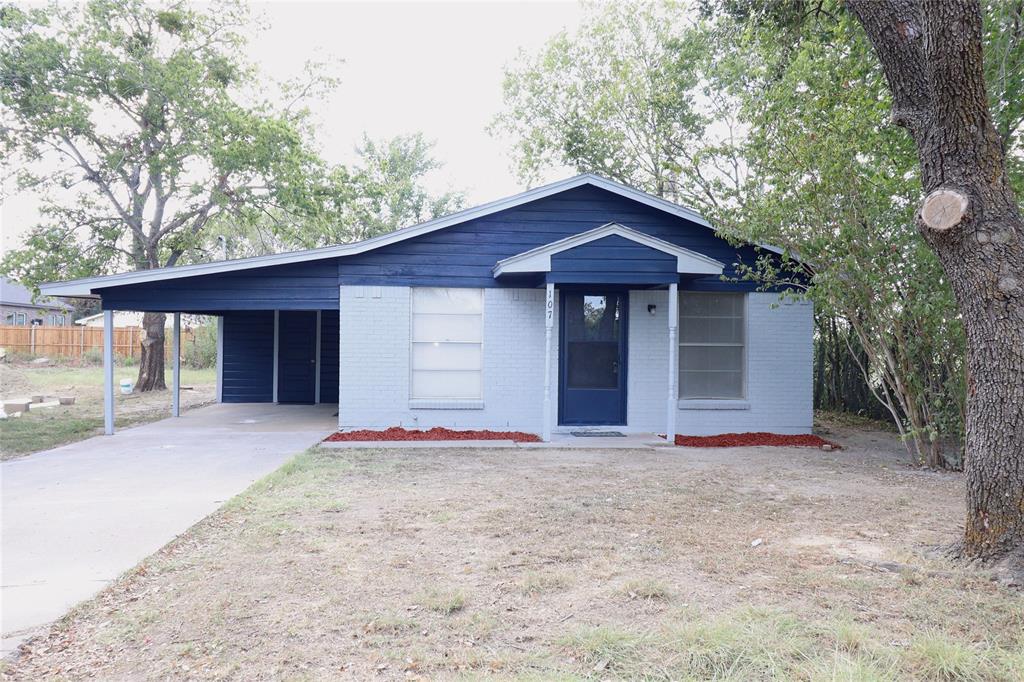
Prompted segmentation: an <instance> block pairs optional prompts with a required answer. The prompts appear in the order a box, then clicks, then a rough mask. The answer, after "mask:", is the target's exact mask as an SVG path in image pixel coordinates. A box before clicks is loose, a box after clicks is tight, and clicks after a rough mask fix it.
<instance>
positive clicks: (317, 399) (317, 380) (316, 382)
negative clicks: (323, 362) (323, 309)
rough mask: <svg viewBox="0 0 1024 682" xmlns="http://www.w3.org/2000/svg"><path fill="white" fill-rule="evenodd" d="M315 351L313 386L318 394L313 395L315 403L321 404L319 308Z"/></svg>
mask: <svg viewBox="0 0 1024 682" xmlns="http://www.w3.org/2000/svg"><path fill="white" fill-rule="evenodd" d="M315 352H316V360H315V362H314V365H316V368H315V371H316V377H315V379H314V380H313V386H314V388H313V390H314V391H315V392H316V395H314V396H313V404H315V405H319V404H320V311H319V310H318V311H316V351H315Z"/></svg>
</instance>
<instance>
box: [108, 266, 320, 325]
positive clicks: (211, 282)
mask: <svg viewBox="0 0 1024 682" xmlns="http://www.w3.org/2000/svg"><path fill="white" fill-rule="evenodd" d="M99 293H100V295H101V296H102V297H103V307H104V308H105V309H108V310H148V311H152V312H183V313H211V314H212V313H220V312H224V311H226V310H317V309H331V310H337V309H338V263H337V259H327V260H321V261H310V262H306V263H291V264H288V265H276V266H272V267H266V268H254V269H252V270H239V271H236V272H225V273H221V274H217V275H201V276H197V277H183V278H181V279H169V280H164V281H161V282H151V283H146V284H135V285H127V286H121V287H114V288H110V289H100V290H99Z"/></svg>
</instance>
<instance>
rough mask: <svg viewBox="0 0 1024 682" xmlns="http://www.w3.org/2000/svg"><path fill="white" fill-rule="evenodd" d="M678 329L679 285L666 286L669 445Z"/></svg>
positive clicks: (675, 391)
mask: <svg viewBox="0 0 1024 682" xmlns="http://www.w3.org/2000/svg"><path fill="white" fill-rule="evenodd" d="M678 328H679V285H678V284H676V283H674V282H673V283H672V284H669V285H668V409H667V412H666V419H665V440H666V441H668V443H669V444H671V445H675V442H676V410H677V409H678V406H677V404H678V400H679V396H678V393H679V391H678V389H677V388H676V385H677V384H676V382H677V381H678V380H679V372H678V371H677V369H676V363H677V362H678V360H679V344H678V343H677V342H676V333H677V331H678Z"/></svg>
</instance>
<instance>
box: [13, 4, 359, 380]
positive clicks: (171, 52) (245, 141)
mask: <svg viewBox="0 0 1024 682" xmlns="http://www.w3.org/2000/svg"><path fill="white" fill-rule="evenodd" d="M247 25H249V14H248V10H247V6H246V4H245V3H242V2H235V1H233V0H221V1H218V2H214V3H212V4H204V5H201V6H199V5H197V6H192V5H190V4H188V3H184V2H175V3H169V4H155V3H146V2H142V0H90V1H89V2H85V3H81V4H79V3H73V4H72V3H54V4H50V5H47V6H45V7H36V8H26V7H21V6H15V5H11V4H6V5H3V6H0V41H2V42H0V102H2V104H3V107H4V109H5V116H4V123H3V125H2V127H0V145H2V151H3V153H4V154H5V156H6V157H7V161H8V167H10V168H12V169H14V174H15V177H16V180H17V183H18V186H19V187H20V188H21V189H22V190H28V191H31V192H33V193H34V194H35V195H36V196H38V197H39V199H40V202H41V209H40V212H41V220H40V222H39V223H38V224H37V225H36V226H34V227H33V228H32V229H31V230H30V231H29V232H28V234H27V235H26V237H25V239H24V246H23V248H21V249H18V250H16V251H14V252H12V253H10V254H9V255H8V256H7V257H6V258H5V259H4V261H3V263H2V270H3V271H4V272H6V273H8V274H12V275H15V276H17V277H18V278H19V279H21V280H23V281H26V282H28V283H29V284H37V283H39V282H43V281H52V280H60V279H68V278H76V277H86V276H95V275H102V274H107V273H113V272H118V271H123V270H124V269H133V270H147V269H151V268H158V267H167V266H172V265H175V264H177V263H179V262H186V261H189V260H197V259H198V260H202V259H203V258H202V254H201V253H200V252H201V250H202V248H203V246H204V244H205V243H206V241H205V237H206V232H207V229H208V226H209V224H210V221H211V220H214V219H217V218H222V219H226V218H227V217H228V216H230V218H231V220H232V221H234V222H235V223H237V224H246V223H249V222H252V221H255V220H257V219H259V218H261V217H266V216H267V215H274V216H275V217H276V220H275V222H274V225H275V226H276V225H284V224H294V223H297V222H301V223H302V224H304V225H309V224H316V222H317V221H318V220H321V221H325V220H326V219H325V216H328V215H330V214H331V213H332V212H333V211H334V210H335V209H336V208H337V206H336V204H337V202H338V201H342V200H343V198H344V196H345V193H344V189H345V187H346V180H347V176H346V174H345V173H344V172H343V171H338V170H328V169H326V168H325V166H324V164H323V162H322V161H321V160H320V158H319V157H318V156H317V155H316V154H315V153H314V152H313V151H312V146H311V144H310V132H311V128H310V124H309V118H308V113H307V111H306V110H305V108H304V107H303V106H302V104H303V102H304V101H305V100H306V99H307V98H309V97H315V96H318V95H319V94H320V93H322V92H323V91H324V90H325V89H326V88H328V87H330V86H331V85H332V84H333V81H332V80H331V79H330V78H327V77H325V76H324V75H323V72H322V71H321V70H320V69H318V68H315V67H310V68H308V69H307V70H306V73H305V74H304V75H303V77H302V79H301V80H299V81H296V82H290V83H284V84H280V85H274V84H273V83H269V82H267V81H266V80H265V79H261V78H260V77H259V74H258V73H257V71H256V69H255V68H254V67H253V66H252V65H250V64H249V63H247V62H246V61H245V60H244V59H243V58H242V57H241V56H240V55H242V54H243V53H244V44H245V39H244V37H243V30H244V28H245V27H246V26H247ZM164 318H165V316H164V315H163V314H153V313H147V314H146V315H145V317H144V319H143V328H144V330H145V334H144V336H143V340H142V342H141V343H142V348H141V361H140V363H139V374H138V380H137V383H136V386H137V388H138V389H139V390H141V391H147V390H153V389H161V388H164V387H165V382H164V324H165V319H164Z"/></svg>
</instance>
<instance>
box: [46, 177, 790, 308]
mask: <svg viewBox="0 0 1024 682" xmlns="http://www.w3.org/2000/svg"><path fill="white" fill-rule="evenodd" d="M583 185H591V186H593V187H597V188H600V189H604V190H607V191H609V192H612V193H614V194H618V195H620V196H623V197H626V198H628V199H632V200H634V201H637V202H639V203H642V204H645V205H647V206H651V207H653V208H656V209H658V210H661V211H664V212H666V213H670V214H672V215H675V216H679V217H681V218H685V219H686V220H689V221H691V222H693V223H696V224H698V225H701V226H703V227H707V228H708V229H714V228H713V227H712V226H711V223H709V222H708V221H707V220H705V219H704V217H703V216H701V215H700V214H699V213H697V212H696V211H694V210H692V209H689V208H686V207H685V206H679V205H678V204H673V203H672V202H670V201H666V200H664V199H661V198H659V197H656V196H653V195H651V194H647V193H646V192H641V191H640V190H637V189H633V188H632V187H627V186H626V185H623V184H620V183H618V182H614V181H612V180H608V179H607V178H602V177H600V176H597V175H593V174H590V173H587V174H584V175H577V176H576V177H573V178H568V179H566V180H560V181H558V182H553V183H551V184H548V185H544V186H542V187H536V188H534V189H531V190H527V191H525V192H522V193H520V194H516V195H514V196H511V197H506V198H504V199H498V200H497V201H492V202H489V203H486V204H481V205H480V206H475V207H473V208H468V209H465V210H463V211H459V212H457V213H453V214H451V215H448V216H444V217H443V218H437V219H434V220H429V221H427V222H425V223H420V224H419V225H413V226H411V227H406V228H403V229H401V230H396V231H394V232H390V233H388V234H384V235H380V236H378V237H373V238H371V239H367V240H365V241H361V242H355V243H353V244H341V245H339V246H327V247H323V248H319V249H307V250H304V251H290V252H288V253H279V254H272V255H269V256H255V257H253V258H239V259H236V260H226V261H216V262H213V263H200V264H197V265H180V266H176V267H172V268H158V269H154V270H142V271H137V272H125V273H121V274H118V275H106V276H104V277H89V278H86V279H78V280H71V281H67V282H51V283H47V284H43V285H40V287H39V288H40V291H42V292H43V293H45V294H47V295H49V296H73V297H81V296H91V295H93V292H94V290H96V289H102V288H106V287H115V286H123V285H126V284H141V283H144V282H158V281H162V280H168V279H178V278H182V277H194V276H197V275H214V274H219V273H222V272H233V271H236V270H249V269H252V268H263V267H267V266H271V265H287V264H290V263H301V262H305V261H314V260H320V259H324V258H337V257H340V256H354V255H356V254H360V253H364V252H366V251H372V250H374V249H378V248H380V247H382V246H387V245H389V244H394V243H396V242H401V241H404V240H406V239H412V238H413V237H418V236H420V235H423V234H428V233H430V232H434V231H436V230H441V229H444V228H446V227H451V226H452V225H457V224H459V223H464V222H466V221H469V220H473V219H476V218H482V217H484V216H487V215H490V214H492V213H497V212H498V211H504V210H506V209H509V208H515V207H516V206H520V205H522V204H526V203H529V202H531V201H536V200H537V199H543V198H544V197H548V196H551V195H553V194H558V193H559V192H564V191H566V190H569V189H574V188H576V187H581V186H583ZM765 248H768V249H770V250H772V251H775V252H776V253H781V251H780V250H778V249H775V248H774V247H765Z"/></svg>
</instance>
